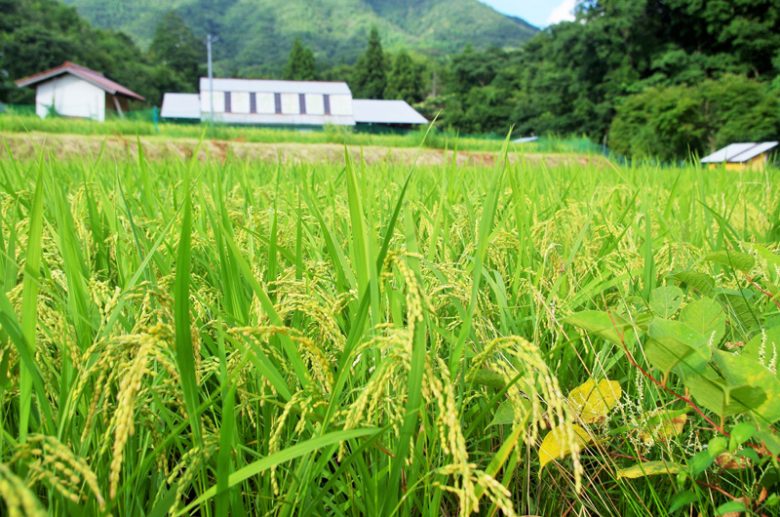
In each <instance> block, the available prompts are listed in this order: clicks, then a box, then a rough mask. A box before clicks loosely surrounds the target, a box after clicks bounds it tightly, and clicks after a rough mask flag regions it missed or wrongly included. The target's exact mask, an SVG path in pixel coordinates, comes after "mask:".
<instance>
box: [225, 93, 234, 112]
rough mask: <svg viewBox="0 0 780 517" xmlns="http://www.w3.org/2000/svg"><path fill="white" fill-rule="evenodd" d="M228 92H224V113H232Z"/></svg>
mask: <svg viewBox="0 0 780 517" xmlns="http://www.w3.org/2000/svg"><path fill="white" fill-rule="evenodd" d="M230 100H231V99H230V92H225V113H230V112H232V111H233V106H232V105H231V102H230Z"/></svg>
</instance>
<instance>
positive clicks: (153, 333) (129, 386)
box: [109, 324, 165, 499]
mask: <svg viewBox="0 0 780 517" xmlns="http://www.w3.org/2000/svg"><path fill="white" fill-rule="evenodd" d="M164 332H165V330H164V326H163V325H161V324H158V325H157V326H155V327H152V328H150V329H149V332H148V333H147V334H141V335H134V336H127V338H125V339H126V340H129V341H131V342H134V343H137V344H138V348H137V351H136V356H135V359H133V361H132V363H131V364H130V366H129V368H128V370H127V372H125V375H124V377H123V382H122V386H121V387H120V391H119V394H118V396H117V408H116V412H115V413H114V417H113V419H112V427H113V429H114V443H113V450H112V459H111V468H110V474H109V480H110V489H109V495H110V497H111V499H113V498H114V497H116V491H117V487H118V486H119V472H120V470H121V469H122V459H123V457H124V449H125V444H126V443H127V440H128V438H129V437H130V436H132V435H133V432H134V430H135V427H134V426H135V422H134V413H135V400H136V397H137V396H138V393H139V392H140V391H141V382H142V381H143V377H144V374H145V373H146V371H147V368H146V366H147V362H148V360H149V358H150V357H151V355H152V349H153V348H154V347H155V346H157V344H158V342H159V341H160V338H161V336H160V334H161V333H164Z"/></svg>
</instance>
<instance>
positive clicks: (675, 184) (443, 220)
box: [0, 117, 780, 516]
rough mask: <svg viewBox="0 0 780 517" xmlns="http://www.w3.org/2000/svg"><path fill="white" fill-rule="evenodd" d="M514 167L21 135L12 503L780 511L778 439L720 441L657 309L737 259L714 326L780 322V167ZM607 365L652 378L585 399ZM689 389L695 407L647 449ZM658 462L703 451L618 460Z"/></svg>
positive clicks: (729, 427)
mask: <svg viewBox="0 0 780 517" xmlns="http://www.w3.org/2000/svg"><path fill="white" fill-rule="evenodd" d="M3 120H8V119H5V118H3V117H0V121H3ZM50 122H51V123H52V124H57V123H59V122H58V121H46V122H45V123H46V124H48V123H50ZM117 124H119V123H117ZM84 127H99V128H103V127H109V126H108V125H106V126H97V125H93V126H87V125H86V124H85V125H84ZM74 131H76V130H74ZM196 154H197V153H196ZM497 163H499V165H497V166H496V167H495V168H484V167H482V168H480V167H470V166H468V167H467V166H456V165H454V164H450V165H447V166H441V167H415V168H413V169H411V170H410V169H409V168H405V167H400V166H396V165H388V164H381V165H371V166H368V165H365V164H364V163H362V162H361V161H360V159H359V157H357V156H352V157H350V158H347V159H346V160H345V161H344V162H343V163H334V164H331V165H317V166H314V165H300V164H296V165H279V164H275V163H261V162H251V161H239V160H235V159H234V160H227V161H225V162H222V161H219V162H217V161H209V160H206V161H197V160H192V161H189V162H182V161H174V160H170V161H168V160H165V161H147V159H146V158H145V157H144V156H143V154H141V155H140V156H139V157H138V158H127V159H125V160H119V161H116V162H115V161H109V160H107V159H105V158H103V159H100V158H99V159H97V160H96V161H89V160H87V159H83V160H81V161H78V160H52V159H50V158H46V157H45V156H44V157H42V158H40V159H24V160H20V159H13V158H10V157H7V156H5V157H3V158H2V159H0V236H1V237H2V239H1V240H0V279H2V282H3V289H2V296H0V324H1V325H2V326H1V327H0V347H1V348H0V351H1V352H2V355H1V356H0V401H1V403H2V406H0V407H1V409H2V411H1V412H0V501H3V502H0V511H9V510H11V509H17V508H22V509H24V508H26V509H28V510H30V511H33V510H35V509H36V508H37V509H39V510H41V511H43V512H47V511H48V513H50V514H53V515H100V514H108V513H111V514H113V515H165V514H173V515H184V514H187V515H189V514H200V515H227V514H229V515H241V514H249V515H258V514H267V513H273V514H279V515H300V514H303V515H395V514H401V515H426V516H428V515H429V516H435V515H454V514H469V513H472V512H477V511H478V512H479V513H480V514H482V515H494V514H499V513H500V512H504V513H511V512H516V513H517V514H521V515H522V514H532V515H562V514H566V513H569V514H576V515H646V514H647V515H665V514H667V513H669V512H670V510H672V509H674V507H675V505H677V506H679V511H680V512H681V514H685V515H687V514H689V513H691V512H693V513H701V514H705V515H710V514H714V513H716V511H717V509H718V508H721V510H724V509H728V508H729V507H721V505H723V504H726V503H733V501H732V499H731V498H732V497H733V498H742V497H744V498H746V499H745V500H746V501H748V507H749V509H751V511H755V512H758V513H762V512H763V513H767V514H771V513H773V512H774V511H775V510H776V506H772V505H773V504H776V502H777V501H778V500H780V498H778V497H776V496H773V494H775V493H776V492H778V488H779V486H778V483H780V482H779V481H777V480H778V479H780V477H778V476H777V470H776V467H775V465H776V463H775V462H773V461H771V458H769V457H767V456H766V455H765V454H764V453H763V452H761V454H759V453H756V454H755V457H753V456H752V455H748V456H750V458H749V461H750V466H749V467H748V468H746V469H742V470H738V471H734V470H727V469H724V468H722V467H719V466H718V463H715V462H713V458H709V459H708V457H706V454H707V450H710V451H712V450H715V449H716V445H718V443H719V442H710V449H706V450H705V451H704V452H701V451H702V448H703V447H704V446H705V445H706V444H707V443H708V442H709V441H710V439H712V438H715V437H718V436H719V435H722V434H723V433H722V432H721V431H718V430H715V429H713V428H712V426H711V425H710V423H708V422H707V421H706V420H705V419H704V418H701V417H700V416H699V415H697V413H696V412H695V411H694V409H693V407H692V406H690V405H687V404H686V403H685V402H684V401H683V400H681V399H679V398H677V397H675V395H674V394H673V393H672V391H674V392H676V393H678V394H682V393H684V392H685V386H684V385H683V382H682V381H681V380H680V378H678V377H677V376H675V375H671V376H669V378H668V383H667V384H666V387H665V388H662V387H660V386H659V385H657V384H654V383H653V382H652V380H651V379H649V378H647V377H646V376H645V375H643V373H642V370H644V371H646V372H648V373H649V374H650V375H651V376H655V378H657V379H660V378H661V377H662V372H660V371H658V370H656V369H655V368H654V366H653V364H654V363H653V360H652V358H651V357H650V358H647V357H645V356H644V353H643V350H644V347H645V346H646V345H647V344H648V341H647V340H648V339H649V338H647V337H645V336H644V334H642V333H641V332H642V329H643V328H644V327H645V326H646V320H647V317H648V315H649V314H651V312H652V311H655V312H656V313H657V312H658V311H661V310H663V311H667V309H666V308H664V307H661V309H659V306H661V305H663V303H664V302H663V300H662V301H659V298H658V296H659V295H658V293H659V291H656V290H655V288H656V287H658V286H677V285H679V286H681V287H682V288H683V290H681V291H680V292H681V293H682V296H683V301H682V303H690V302H692V301H693V300H696V299H698V298H700V297H701V296H702V293H703V291H705V290H708V289H710V287H708V286H709V285H710V284H709V283H708V281H707V280H706V278H711V279H712V282H713V283H712V285H713V287H712V290H711V291H710V292H709V295H710V296H712V297H713V299H714V300H716V301H717V305H718V306H720V307H722V310H723V311H725V314H727V315H728V317H727V319H726V320H725V321H726V324H725V325H726V326H725V329H726V330H725V333H724V335H723V338H722V339H721V340H720V341H718V342H715V343H711V344H710V345H708V346H711V347H713V348H715V349H718V350H722V351H726V350H730V349H731V348H732V347H737V348H738V347H740V346H742V345H744V344H745V343H748V342H750V341H751V340H752V339H756V336H758V338H759V339H762V338H761V336H763V335H768V336H770V337H769V338H764V339H765V340H766V339H769V341H768V342H769V343H770V345H771V343H772V341H771V339H773V338H772V337H771V336H773V335H774V334H773V332H775V331H776V329H777V328H779V327H778V325H779V324H780V309H779V308H778V305H777V304H776V303H775V302H776V298H775V300H773V299H772V296H774V295H773V290H775V289H776V286H777V284H778V279H779V277H780V268H778V267H777V264H778V263H780V258H778V255H777V253H778V251H779V246H778V238H780V224H778V219H777V214H778V213H780V212H778V210H780V191H778V185H780V171H778V170H775V169H770V170H768V171H765V172H761V173H744V174H734V173H728V172H726V171H709V170H704V169H700V168H695V167H688V168H679V169H675V168H665V169H658V168H652V167H646V166H642V167H634V168H628V167H623V168H617V167H616V168H608V169H605V168H599V169H595V168H594V169H589V168H585V167H574V166H562V167H557V168H548V167H544V166H529V165H527V164H512V165H510V164H504V163H502V161H501V160H498V161H497ZM726 249H729V250H741V251H742V252H745V253H748V254H750V255H751V256H753V257H754V261H752V262H746V261H745V259H744V257H742V256H741V255H740V256H739V257H742V259H741V260H742V262H745V264H746V265H742V263H740V264H737V266H739V268H741V269H744V270H745V271H741V270H736V269H735V267H734V265H735V264H734V263H733V261H732V260H731V258H730V257H731V255H725V256H726V257H727V258H728V261H724V260H721V259H717V257H718V256H721V255H716V256H715V257H716V258H715V259H713V258H712V256H710V257H709V258H708V254H709V253H711V252H712V251H717V250H726ZM717 260H720V262H718V261H717ZM745 268H747V269H745ZM691 271H696V272H698V273H699V274H700V275H704V276H699V277H694V276H691V275H692V274H691V273H690V272H691ZM683 273H686V274H688V276H687V277H685V278H687V279H688V280H687V283H686V282H683V281H680V280H679V278H683V276H684V275H683V276H679V275H681V274H683ZM675 274H677V275H678V276H674V275H675ZM694 278H698V279H699V281H700V283H699V284H696V285H697V286H698V287H697V288H694V287H691V286H692V285H694V283H695V282H694V280H693V279H694ZM702 278H704V280H702ZM762 291H767V293H769V294H767V293H765V292H762ZM665 292H667V293H668V292H671V291H665ZM675 292H676V291H675ZM669 303H672V302H669ZM668 310H670V311H671V312H670V314H672V313H674V314H675V315H672V316H670V318H672V319H676V318H677V316H676V312H675V311H673V310H671V309H668ZM584 311H608V312H606V313H598V314H607V315H609V316H603V317H606V318H607V320H606V321H607V323H606V324H604V325H602V326H600V327H599V325H598V321H597V318H598V317H597V316H593V314H596V313H587V312H584ZM573 314H578V315H579V316H578V317H579V318H580V319H579V320H577V321H579V322H580V323H579V324H578V325H577V326H574V324H573V322H575V320H574V319H569V317H570V316H571V315H573ZM588 318H591V319H590V320H589V319H588ZM610 318H612V320H610ZM623 319H625V320H626V323H625V324H624V325H623V326H621V325H619V322H620V321H621V320H623ZM754 320H755V321H754ZM583 321H584V322H585V323H582V322H583ZM594 322H595V323H594ZM583 328H584V329H585V330H583ZM773 329H775V330H773ZM704 330H706V328H705V329H704ZM634 331H636V333H635V334H633V333H632V332H634ZM629 334H630V335H632V336H635V340H636V342H632V341H630V340H629V339H628V336H629ZM621 345H625V348H623V346H621ZM767 346H768V345H767ZM627 350H630V351H631V354H632V356H631V357H632V358H636V361H637V365H636V366H635V365H633V364H632V363H631V361H630V360H629V356H628V355H627V352H626V351H627ZM764 354H765V355H767V361H768V360H769V359H768V357H769V356H771V353H769V352H767V351H766V350H765V351H764ZM640 367H641V368H642V369H640ZM757 367H760V368H764V366H763V363H762V364H761V365H757ZM588 379H595V380H604V379H609V380H612V381H617V382H618V383H619V385H620V387H621V389H622V393H623V396H622V397H621V398H620V400H619V401H618V403H617V404H616V405H615V407H614V408H613V407H612V406H611V405H610V408H607V409H611V411H607V409H605V410H604V412H603V415H601V416H599V418H593V419H589V418H585V417H583V416H582V415H581V414H579V413H578V411H577V410H575V409H574V408H573V406H570V405H568V403H567V402H566V394H568V393H569V392H570V391H571V390H572V389H574V388H576V387H577V386H580V385H581V384H583V383H584V382H585V381H587V380H588ZM778 382H780V381H778ZM772 389H773V388H772V387H771V386H770V387H765V391H764V393H765V394H766V395H767V396H768V397H769V396H771V397H773V398H774V397H777V396H778V395H777V393H776V392H774V391H772ZM696 397H697V396H696V394H695V393H694V398H693V404H694V405H695V404H696V400H698V398H696ZM661 408H663V409H666V410H674V411H677V410H680V411H682V410H687V421H686V422H685V423H684V425H683V426H682V428H681V431H680V432H679V434H676V433H675V434H674V435H673V436H671V437H670V438H669V439H667V440H663V439H661V438H659V437H658V436H655V435H653V436H654V438H655V439H654V442H653V443H646V442H644V441H643V440H642V439H640V437H639V436H640V435H639V434H638V432H639V431H641V430H645V431H647V432H649V433H651V434H652V433H653V432H655V431H652V430H650V431H648V429H649V428H648V427H647V426H646V424H643V422H644V421H645V420H646V417H647V415H648V413H650V412H652V411H654V410H658V409H661ZM699 409H701V408H699ZM702 411H703V413H704V414H705V415H708V418H710V419H712V420H713V421H714V422H715V423H716V424H717V425H722V426H723V430H724V431H726V432H728V433H729V434H730V435H731V441H732V442H734V443H733V445H734V446H733V447H732V450H733V453H734V454H740V453H743V452H744V451H745V450H748V451H753V452H755V449H754V448H752V447H753V446H754V445H755V446H756V448H758V446H759V445H760V444H761V443H763V442H764V441H765V440H768V441H767V444H769V446H771V440H770V439H769V438H764V437H763V435H762V437H755V436H754V437H752V438H747V439H746V440H743V441H737V440H738V439H737V437H736V436H738V435H741V434H745V431H744V430H741V431H740V433H737V431H736V429H737V428H736V427H734V426H735V425H736V424H737V423H738V422H750V421H752V420H750V418H749V416H748V415H747V414H742V415H739V416H736V417H727V418H724V419H723V420H722V422H721V419H720V418H719V417H718V416H717V415H716V414H715V412H713V411H711V410H710V409H707V407H704V408H703V409H702ZM574 425H578V426H580V427H582V428H583V429H586V430H587V432H588V433H589V434H590V435H591V436H593V438H594V439H593V441H591V442H590V443H589V444H588V446H587V447H586V448H583V449H582V450H580V451H578V452H577V451H575V454H572V455H564V456H563V457H561V458H557V459H556V461H553V462H552V463H550V464H549V465H547V466H546V467H545V468H544V469H543V470H540V468H539V467H540V460H539V449H540V446H541V444H542V443H543V440H544V439H545V437H547V436H548V432H549V428H550V427H551V426H561V428H562V429H569V430H572V429H574V428H573V427H572V426H574ZM643 426H645V427H643ZM740 429H742V428H740ZM570 436H573V435H570ZM567 440H571V438H567ZM726 442H727V443H728V439H726ZM743 442H744V443H743ZM639 461H661V462H666V463H665V464H666V465H668V464H672V463H674V464H679V465H680V466H679V470H681V471H682V472H683V474H677V473H674V474H668V473H662V474H661V475H655V476H648V477H640V478H638V479H626V478H620V477H619V476H618V475H617V473H618V471H619V469H624V468H627V467H630V466H632V465H634V464H636V463H637V462H639ZM675 468H677V467H675ZM762 488H765V489H766V490H767V496H768V497H763V498H762V496H761V490H762ZM3 505H5V507H3Z"/></svg>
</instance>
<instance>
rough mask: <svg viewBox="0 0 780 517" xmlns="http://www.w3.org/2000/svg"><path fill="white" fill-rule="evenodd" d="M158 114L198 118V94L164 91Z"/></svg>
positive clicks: (169, 116)
mask: <svg viewBox="0 0 780 517" xmlns="http://www.w3.org/2000/svg"><path fill="white" fill-rule="evenodd" d="M160 116H161V117H163V118H191V119H200V95H198V94H197V93H166V94H165V95H164V96H163V102H162V109H161V110H160Z"/></svg>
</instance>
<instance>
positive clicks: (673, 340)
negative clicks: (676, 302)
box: [645, 318, 712, 373]
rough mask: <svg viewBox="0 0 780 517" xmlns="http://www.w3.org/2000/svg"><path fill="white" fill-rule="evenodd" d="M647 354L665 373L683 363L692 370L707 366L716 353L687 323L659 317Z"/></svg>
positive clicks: (649, 333)
mask: <svg viewBox="0 0 780 517" xmlns="http://www.w3.org/2000/svg"><path fill="white" fill-rule="evenodd" d="M647 334H648V336H649V337H650V339H648V341H647V343H646V344H645V355H646V356H647V359H648V361H650V364H652V365H653V366H654V367H656V368H658V369H659V370H661V371H662V372H664V373H668V372H670V371H671V370H672V369H673V368H674V367H676V366H678V365H680V364H683V365H684V366H686V367H687V368H689V369H693V370H699V369H702V368H704V366H705V365H706V364H707V361H709V360H710V357H711V356H712V349H711V348H710V347H709V340H708V339H707V338H706V337H705V336H704V335H702V334H701V333H699V332H698V331H697V330H695V329H693V328H692V327H691V326H689V325H688V324H686V323H683V322H680V321H670V320H664V319H660V318H656V319H655V320H653V321H652V323H650V327H649V329H648V332H647Z"/></svg>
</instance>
